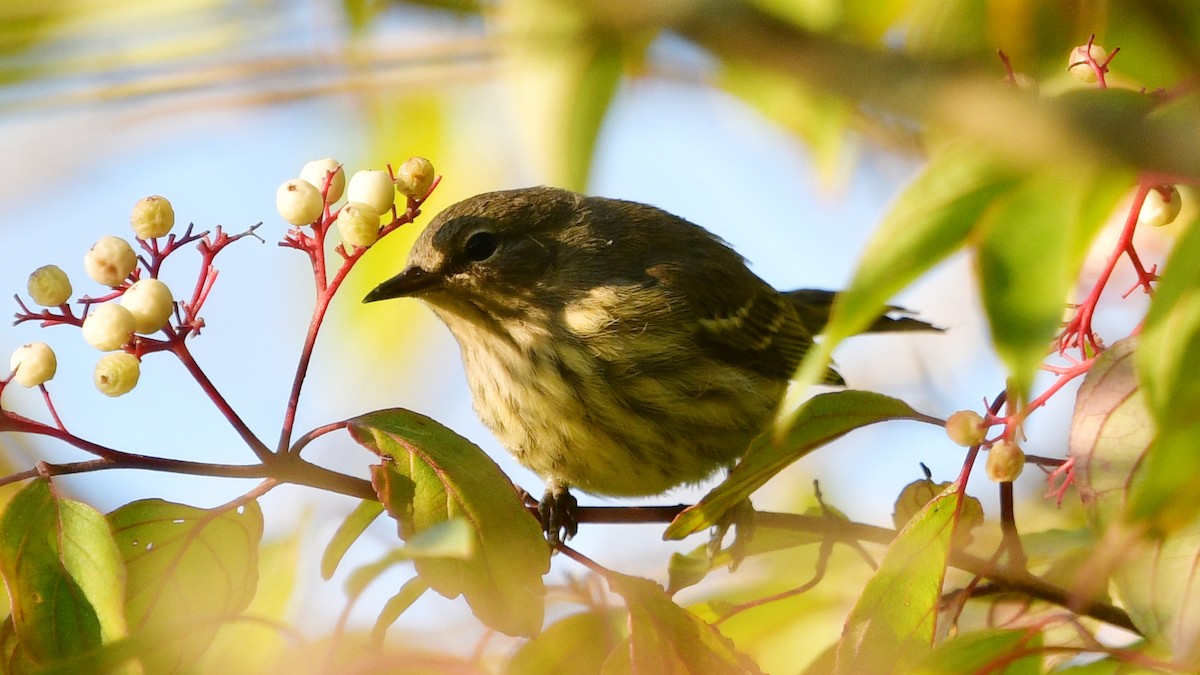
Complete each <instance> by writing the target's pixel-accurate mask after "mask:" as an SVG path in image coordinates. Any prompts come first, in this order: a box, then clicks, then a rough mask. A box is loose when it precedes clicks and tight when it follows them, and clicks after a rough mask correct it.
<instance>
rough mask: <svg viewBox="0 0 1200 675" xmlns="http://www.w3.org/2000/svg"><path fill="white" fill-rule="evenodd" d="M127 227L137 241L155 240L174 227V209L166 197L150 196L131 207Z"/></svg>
mask: <svg viewBox="0 0 1200 675" xmlns="http://www.w3.org/2000/svg"><path fill="white" fill-rule="evenodd" d="M129 226H130V227H132V228H133V234H134V236H136V237H137V238H138V239H155V238H157V237H161V236H163V235H165V234H166V233H168V232H170V231H171V228H172V227H175V209H174V208H172V206H171V202H169V201H167V198H166V197H159V196H158V195H152V196H150V197H143V198H142V199H140V200H138V203H137V204H134V205H133V213H131V214H130V215H129Z"/></svg>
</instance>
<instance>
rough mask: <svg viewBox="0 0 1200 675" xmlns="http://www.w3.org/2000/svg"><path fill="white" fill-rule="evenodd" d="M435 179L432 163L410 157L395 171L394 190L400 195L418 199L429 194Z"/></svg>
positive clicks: (422, 158)
mask: <svg viewBox="0 0 1200 675" xmlns="http://www.w3.org/2000/svg"><path fill="white" fill-rule="evenodd" d="M436 177H437V174H436V173H434V170H433V163H432V162H430V161H429V160H427V159H425V158H424V157H410V158H409V159H408V160H407V161H406V162H404V163H403V164H401V165H400V168H399V169H396V189H397V190H399V191H400V194H402V195H405V196H408V197H412V198H413V199H420V198H422V197H424V196H425V194H426V193H427V192H429V188H430V187H432V186H433V179H434V178H436Z"/></svg>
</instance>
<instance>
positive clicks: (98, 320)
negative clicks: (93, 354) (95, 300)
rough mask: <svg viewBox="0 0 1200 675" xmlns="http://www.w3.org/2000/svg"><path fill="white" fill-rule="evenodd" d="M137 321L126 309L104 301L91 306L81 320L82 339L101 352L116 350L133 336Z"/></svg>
mask: <svg viewBox="0 0 1200 675" xmlns="http://www.w3.org/2000/svg"><path fill="white" fill-rule="evenodd" d="M136 328H137V321H135V320H134V318H133V314H132V313H130V311H129V310H128V309H125V308H124V307H122V306H120V305H118V304H116V303H112V302H106V303H104V304H102V305H96V306H93V307H92V312H91V313H90V314H88V315H87V318H86V319H84V320H83V339H84V340H87V343H88V344H89V345H91V346H93V347H95V348H96V349H99V350H100V351H102V352H111V351H116V350H118V349H120V348H121V347H122V345H124V344H125V343H126V342H129V339H130V338H131V337H133V332H134V329H136Z"/></svg>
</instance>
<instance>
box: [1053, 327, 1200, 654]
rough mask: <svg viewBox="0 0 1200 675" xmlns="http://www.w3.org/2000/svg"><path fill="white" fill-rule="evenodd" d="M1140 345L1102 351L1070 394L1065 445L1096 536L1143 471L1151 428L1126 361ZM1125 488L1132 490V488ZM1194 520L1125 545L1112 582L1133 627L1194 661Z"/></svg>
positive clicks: (1199, 617)
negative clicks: (1075, 391) (1072, 407)
mask: <svg viewBox="0 0 1200 675" xmlns="http://www.w3.org/2000/svg"><path fill="white" fill-rule="evenodd" d="M1142 345H1143V346H1140V347H1139V340H1138V339H1137V338H1128V339H1125V340H1121V341H1119V342H1117V343H1116V344H1114V345H1113V346H1112V347H1110V348H1109V349H1107V350H1106V351H1105V352H1104V353H1102V354H1101V355H1100V356H1099V357H1098V358H1097V359H1096V361H1095V363H1094V364H1093V365H1092V367H1091V369H1090V370H1089V371H1088V374H1087V377H1085V378H1084V381H1083V384H1082V385H1081V386H1080V387H1079V393H1078V394H1077V395H1076V399H1075V413H1074V416H1073V418H1072V420H1071V433H1070V437H1069V449H1070V453H1071V457H1072V458H1073V459H1074V460H1075V484H1076V486H1077V488H1078V490H1079V496H1080V499H1082V500H1083V505H1084V509H1085V511H1086V513H1087V515H1088V522H1089V525H1090V526H1091V527H1092V528H1093V529H1094V530H1095V532H1096V537H1097V539H1100V538H1101V537H1102V535H1103V534H1104V533H1105V532H1107V531H1108V530H1109V529H1110V528H1114V527H1120V526H1121V525H1123V524H1124V518H1125V515H1126V514H1125V506H1126V502H1127V500H1128V498H1129V491H1130V489H1131V488H1130V485H1133V486H1138V485H1140V484H1142V483H1143V482H1144V480H1145V477H1146V474H1147V472H1148V470H1149V468H1148V467H1149V462H1147V457H1148V455H1152V454H1153V453H1154V452H1157V451H1158V446H1157V445H1153V441H1154V436H1155V427H1154V423H1153V421H1152V420H1151V419H1150V413H1149V411H1148V410H1147V407H1146V398H1145V396H1143V394H1142V390H1141V389H1140V388H1139V387H1138V381H1137V373H1136V371H1135V364H1134V361H1136V360H1137V354H1138V352H1139V351H1140V350H1141V349H1144V348H1145V347H1144V343H1142ZM1133 489H1135V490H1136V489H1137V488H1136V487H1134V488H1133ZM1197 565H1200V518H1193V520H1192V521H1191V522H1190V523H1188V524H1186V525H1182V526H1179V527H1175V528H1173V529H1172V530H1171V531H1170V532H1169V533H1168V534H1165V535H1163V536H1161V537H1155V538H1152V539H1145V540H1141V541H1136V542H1130V543H1127V544H1126V546H1125V549H1124V551H1123V554H1122V555H1121V556H1120V558H1119V560H1117V562H1116V566H1115V568H1114V570H1113V575H1112V581H1113V587H1114V588H1115V590H1116V593H1117V595H1118V596H1119V597H1120V599H1121V605H1122V606H1123V607H1124V608H1125V610H1126V611H1127V612H1128V613H1129V618H1130V619H1132V621H1133V623H1134V625H1135V626H1137V627H1138V630H1140V631H1141V632H1142V634H1143V635H1145V636H1146V637H1147V638H1148V639H1150V640H1151V641H1152V642H1153V643H1154V644H1157V645H1161V646H1164V647H1166V648H1167V649H1168V650H1170V652H1171V654H1172V655H1173V656H1174V658H1175V660H1176V661H1178V662H1180V663H1198V662H1200V647H1198V646H1197V636H1198V635H1200V579H1198V578H1197V577H1196V575H1195V573H1194V570H1195V569H1196V567H1197Z"/></svg>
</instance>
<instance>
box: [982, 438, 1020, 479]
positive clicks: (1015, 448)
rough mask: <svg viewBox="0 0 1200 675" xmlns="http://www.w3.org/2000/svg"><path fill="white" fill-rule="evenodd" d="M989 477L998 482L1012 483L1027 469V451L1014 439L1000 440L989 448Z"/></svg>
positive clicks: (987, 467) (987, 466)
mask: <svg viewBox="0 0 1200 675" xmlns="http://www.w3.org/2000/svg"><path fill="white" fill-rule="evenodd" d="M985 468H986V469H987V475H988V478H990V479H992V480H993V481H995V482H997V483H1011V482H1013V481H1014V480H1016V479H1017V477H1018V476H1020V475H1021V471H1022V470H1024V469H1025V452H1024V451H1022V450H1021V446H1019V445H1017V444H1016V443H1013V442H1012V441H999V442H997V443H996V444H995V445H993V446H992V447H991V448H990V449H989V450H988V456H987V465H986V467H985Z"/></svg>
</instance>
